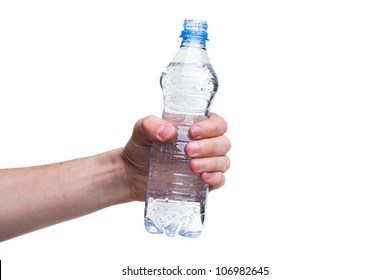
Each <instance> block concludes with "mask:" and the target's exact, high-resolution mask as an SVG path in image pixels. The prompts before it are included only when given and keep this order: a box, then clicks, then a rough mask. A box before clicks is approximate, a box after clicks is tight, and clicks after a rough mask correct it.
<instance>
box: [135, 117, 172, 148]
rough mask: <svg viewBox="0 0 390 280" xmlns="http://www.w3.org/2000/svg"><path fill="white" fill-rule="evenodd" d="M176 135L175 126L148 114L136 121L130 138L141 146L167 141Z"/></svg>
mask: <svg viewBox="0 0 390 280" xmlns="http://www.w3.org/2000/svg"><path fill="white" fill-rule="evenodd" d="M176 135H177V131H176V128H175V127H174V126H173V125H171V124H170V123H169V122H167V121H165V120H163V119H160V118H157V117H155V116H148V117H146V118H143V119H140V120H138V121H137V123H136V124H135V126H134V131H133V135H132V140H133V141H134V142H135V143H136V144H138V145H141V146H151V144H152V142H163V143H164V142H168V141H170V140H172V139H173V138H174V137H175V136H176Z"/></svg>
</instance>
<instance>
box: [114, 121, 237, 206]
mask: <svg viewBox="0 0 390 280" xmlns="http://www.w3.org/2000/svg"><path fill="white" fill-rule="evenodd" d="M226 130H227V125H226V122H225V120H224V119H223V118H221V117H220V116H218V115H217V114H214V113H211V114H210V118H209V119H207V120H204V121H200V122H198V123H196V124H194V125H192V126H191V127H190V129H189V134H190V137H191V138H192V139H194V141H192V142H190V143H188V144H187V145H186V148H185V152H186V153H187V155H188V156H190V157H191V158H192V159H191V161H190V168H191V170H192V171H193V172H195V173H198V174H200V177H201V178H202V180H203V181H204V182H205V183H207V184H209V185H210V190H213V189H217V188H219V187H221V186H223V185H224V183H225V175H224V174H223V173H224V172H226V171H227V170H228V169H229V167H230V160H229V158H228V157H227V156H226V153H227V152H228V151H229V150H230V141H229V139H228V138H227V137H226V136H225V135H224V133H225V132H226ZM176 135H177V131H176V129H175V127H174V126H172V125H171V124H170V123H168V122H167V121H164V120H162V119H160V118H157V117H154V116H149V117H146V118H143V119H140V120H139V121H138V122H137V123H136V124H135V126H134V131H133V135H132V137H131V138H130V140H129V142H128V143H127V145H126V147H125V148H124V150H123V152H122V159H123V160H124V162H125V166H126V176H127V183H128V185H129V188H130V190H129V200H130V201H134V200H138V201H144V200H145V198H146V189H147V180H148V172H149V154H150V149H151V146H152V143H153V142H161V143H167V142H169V141H170V140H172V139H173V138H175V136H176Z"/></svg>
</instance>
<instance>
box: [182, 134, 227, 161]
mask: <svg viewBox="0 0 390 280" xmlns="http://www.w3.org/2000/svg"><path fill="white" fill-rule="evenodd" d="M230 147H231V144H230V141H229V138H227V137H226V136H225V135H222V136H218V137H215V138H211V139H202V140H198V141H192V142H190V143H188V144H187V145H186V147H185V152H186V154H187V155H188V156H190V157H193V158H194V157H212V156H223V155H225V154H226V153H227V152H228V151H229V150H230Z"/></svg>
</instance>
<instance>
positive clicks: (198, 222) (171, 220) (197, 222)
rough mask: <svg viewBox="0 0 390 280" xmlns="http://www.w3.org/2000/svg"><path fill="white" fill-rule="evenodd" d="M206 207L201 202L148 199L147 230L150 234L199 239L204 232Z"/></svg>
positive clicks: (145, 221) (146, 211)
mask: <svg viewBox="0 0 390 280" xmlns="http://www.w3.org/2000/svg"><path fill="white" fill-rule="evenodd" d="M204 216H205V207H204V204H203V203H200V202H189V201H172V200H163V199H151V198H149V199H148V202H147V206H146V207H145V219H144V223H145V229H146V230H147V231H148V232H149V233H153V234H164V235H166V236H170V237H174V236H177V235H181V236H184V237H189V238H197V237H199V236H200V234H201V233H202V230H203V223H204Z"/></svg>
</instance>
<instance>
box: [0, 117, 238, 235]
mask: <svg viewBox="0 0 390 280" xmlns="http://www.w3.org/2000/svg"><path fill="white" fill-rule="evenodd" d="M226 130H227V125H226V122H225V120H224V119H222V118H221V117H219V116H218V115H217V114H213V113H212V114H211V115H210V118H209V119H207V120H204V121H201V122H198V123H196V124H194V125H193V126H192V127H191V128H190V130H189V135H190V137H191V139H193V141H192V142H190V143H188V144H187V146H186V148H185V151H186V153H187V155H189V156H190V157H191V158H192V159H191V161H190V169H191V170H192V171H193V172H195V173H198V174H199V175H200V177H201V178H202V180H203V181H204V182H206V183H208V184H209V185H210V190H213V189H217V188H219V187H221V186H223V185H224V183H225V176H224V172H226V171H227V170H228V169H229V167H230V160H229V158H228V157H227V156H226V153H227V152H228V151H229V149H230V141H229V139H228V138H227V137H226V136H225V135H224V133H225V132H226ZM176 134H177V132H176V129H175V128H174V127H173V126H172V125H171V124H169V123H168V122H166V121H164V120H162V119H160V118H157V117H154V116H149V117H146V118H143V119H140V120H139V121H138V122H137V123H136V124H135V126H134V130H133V134H132V136H131V138H130V140H129V142H128V143H127V144H126V146H125V147H123V148H119V149H116V150H112V151H108V152H105V153H102V154H98V155H94V156H90V157H85V158H79V159H74V160H70V161H66V162H60V163H54V164H48V165H42V166H34V167H24V168H12V169H0V241H4V240H7V239H10V238H13V237H16V236H19V235H22V234H25V233H28V232H31V231H34V230H38V229H41V228H44V227H48V226H51V225H54V224H57V223H60V222H64V221H67V220H70V219H74V218H77V217H80V216H83V215H86V214H89V213H92V212H95V211H98V210H100V209H103V208H106V207H109V206H113V205H116V204H120V203H125V202H132V201H144V200H145V196H146V189H147V177H148V170H149V153H150V148H151V145H152V142H154V141H157V142H161V143H166V142H169V141H170V140H172V139H173V138H174V137H175V136H176Z"/></svg>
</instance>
